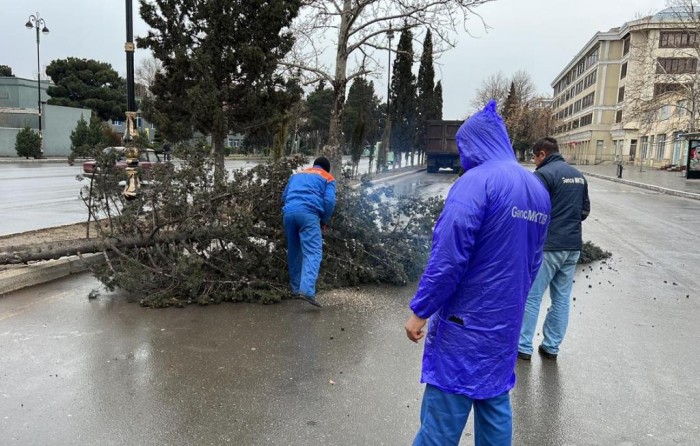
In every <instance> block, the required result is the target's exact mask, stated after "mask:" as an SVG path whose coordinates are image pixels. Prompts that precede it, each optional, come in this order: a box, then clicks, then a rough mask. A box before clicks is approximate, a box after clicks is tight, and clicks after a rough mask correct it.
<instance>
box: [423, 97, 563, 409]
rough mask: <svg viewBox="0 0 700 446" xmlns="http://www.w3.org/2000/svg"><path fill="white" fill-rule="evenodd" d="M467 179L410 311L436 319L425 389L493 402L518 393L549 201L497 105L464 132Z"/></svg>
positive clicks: (437, 232) (439, 226)
mask: <svg viewBox="0 0 700 446" xmlns="http://www.w3.org/2000/svg"><path fill="white" fill-rule="evenodd" d="M457 145H458V147H459V154H460V159H461V162H462V166H463V167H464V170H465V173H464V174H463V175H462V176H461V177H460V178H459V179H458V180H457V182H456V183H455V184H454V185H453V186H452V189H451V190H450V192H449V194H448V195H447V198H446V201H445V208H444V210H443V211H442V214H441V215H440V217H439V219H438V220H437V222H436V224H435V229H434V232H433V247H432V250H431V253H430V259H429V261H428V265H427V266H426V269H425V272H424V273H423V276H422V278H421V280H420V283H419V285H418V289H417V291H416V294H415V296H414V298H413V300H412V301H411V304H410V307H411V310H413V312H414V313H415V314H416V315H417V316H419V317H421V318H430V321H429V324H428V331H427V334H426V338H425V351H424V355H423V371H422V376H421V381H422V382H424V383H428V384H431V385H433V386H436V387H438V388H440V389H442V390H444V391H446V392H449V393H455V394H461V395H466V396H468V397H470V398H473V399H485V398H491V397H494V396H498V395H501V394H503V393H505V392H507V391H508V390H510V389H511V388H512V387H513V386H514V385H515V373H514V369H515V362H516V360H517V351H518V337H519V334H520V327H521V325H522V320H523V311H524V307H525V301H526V300H527V294H528V291H529V289H530V285H531V284H532V282H533V280H534V279H535V276H536V274H537V271H538V269H539V267H540V264H541V262H542V248H543V245H544V241H545V237H546V234H547V226H548V224H549V213H550V203H549V195H548V194H547V191H546V189H545V188H544V186H543V185H542V183H541V181H540V180H539V179H537V178H536V177H535V176H534V175H533V174H532V173H531V172H529V171H528V170H526V169H525V168H523V167H521V166H520V165H519V164H518V162H517V161H516V159H515V155H514V153H513V148H512V146H511V143H510V140H509V138H508V134H507V133H506V129H505V125H504V124H503V121H502V120H501V118H500V116H498V113H497V112H496V104H495V102H493V101H492V102H491V103H490V104H489V105H487V106H486V108H485V109H484V110H483V111H481V112H479V113H477V114H475V115H474V116H472V117H471V118H470V119H468V120H467V121H466V122H465V123H464V124H462V126H461V127H460V129H459V131H458V132H457Z"/></svg>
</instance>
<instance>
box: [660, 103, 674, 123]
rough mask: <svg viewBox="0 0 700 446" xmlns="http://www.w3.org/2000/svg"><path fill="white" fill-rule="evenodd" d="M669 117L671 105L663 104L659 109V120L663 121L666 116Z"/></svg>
mask: <svg viewBox="0 0 700 446" xmlns="http://www.w3.org/2000/svg"><path fill="white" fill-rule="evenodd" d="M670 117H671V106H670V105H664V106H663V107H661V108H660V109H659V120H660V121H665V120H667V119H668V118H670Z"/></svg>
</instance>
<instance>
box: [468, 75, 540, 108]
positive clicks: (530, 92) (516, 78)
mask: <svg viewBox="0 0 700 446" xmlns="http://www.w3.org/2000/svg"><path fill="white" fill-rule="evenodd" d="M511 83H512V84H513V86H514V87H515V102H516V103H517V104H526V103H527V102H528V101H530V100H531V99H532V98H533V97H534V94H535V83H534V82H533V81H532V76H530V73H528V72H527V71H525V70H518V71H516V72H515V73H513V75H512V76H510V77H506V76H505V75H504V74H503V72H501V71H499V72H498V73H495V74H491V75H489V76H488V77H487V78H486V79H484V80H483V81H482V82H481V85H480V86H479V87H478V88H477V89H476V95H475V96H474V99H472V103H471V105H472V106H473V107H474V108H475V109H480V108H483V107H484V106H485V105H486V104H488V103H489V101H490V100H491V99H495V100H496V103H497V104H498V105H499V106H503V104H504V103H505V101H506V97H508V92H509V90H510V84H511Z"/></svg>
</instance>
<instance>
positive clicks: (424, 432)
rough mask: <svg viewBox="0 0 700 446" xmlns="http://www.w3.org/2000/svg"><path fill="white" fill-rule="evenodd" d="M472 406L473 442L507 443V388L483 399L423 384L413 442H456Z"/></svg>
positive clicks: (480, 445)
mask: <svg viewBox="0 0 700 446" xmlns="http://www.w3.org/2000/svg"><path fill="white" fill-rule="evenodd" d="M472 406H474V444H475V446H510V444H511V442H512V438H513V413H512V411H511V408H510V396H509V394H508V392H506V393H504V394H503V395H500V396H496V397H493V398H487V399H484V400H473V399H471V398H469V397H466V396H464V395H457V394H453V393H447V392H444V391H442V390H440V389H438V388H437V387H435V386H431V385H430V384H428V385H426V386H425V394H424V395H423V405H422V406H421V410H420V430H419V431H418V434H416V439H415V440H413V446H451V445H455V446H457V445H458V444H459V440H460V437H461V436H462V431H463V430H464V426H465V425H466V424H467V419H468V418H469V412H470V411H471V408H472Z"/></svg>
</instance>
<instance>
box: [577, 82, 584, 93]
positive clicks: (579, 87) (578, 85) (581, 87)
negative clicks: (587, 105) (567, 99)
mask: <svg viewBox="0 0 700 446" xmlns="http://www.w3.org/2000/svg"><path fill="white" fill-rule="evenodd" d="M582 91H583V81H579V83H578V84H576V94H579V93H581V92H582Z"/></svg>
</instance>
